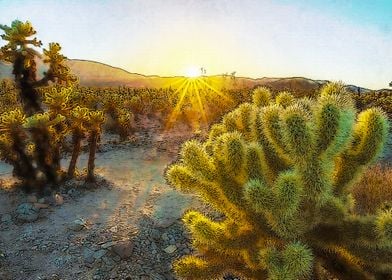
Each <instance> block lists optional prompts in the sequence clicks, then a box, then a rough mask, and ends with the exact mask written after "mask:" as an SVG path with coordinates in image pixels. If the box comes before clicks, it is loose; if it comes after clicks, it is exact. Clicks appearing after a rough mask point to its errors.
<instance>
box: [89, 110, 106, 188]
mask: <svg viewBox="0 0 392 280" xmlns="http://www.w3.org/2000/svg"><path fill="white" fill-rule="evenodd" d="M104 121H105V117H104V114H103V112H102V111H90V114H89V120H88V126H89V136H88V142H89V145H90V150H89V155H88V163H87V178H86V179H87V181H89V182H93V181H94V180H95V178H94V168H95V163H94V161H95V153H96V151H97V141H98V137H99V135H100V133H101V130H102V125H103V123H104Z"/></svg>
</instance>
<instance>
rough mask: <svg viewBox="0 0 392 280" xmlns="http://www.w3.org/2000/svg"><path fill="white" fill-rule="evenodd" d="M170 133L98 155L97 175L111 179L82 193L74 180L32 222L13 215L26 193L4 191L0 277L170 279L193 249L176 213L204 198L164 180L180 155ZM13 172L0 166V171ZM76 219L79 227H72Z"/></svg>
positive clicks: (0, 196) (0, 199) (1, 194)
mask: <svg viewBox="0 0 392 280" xmlns="http://www.w3.org/2000/svg"><path fill="white" fill-rule="evenodd" d="M139 136H140V135H139ZM150 136H151V135H150ZM140 137H144V138H145V137H147V138H150V139H151V137H149V136H148V135H147V136H146V135H144V136H143V135H141V136H140ZM170 137H172V139H174V138H175V137H176V135H171V136H170V135H158V136H156V137H155V136H154V139H152V141H153V142H154V143H153V144H152V145H149V146H148V147H146V146H145V145H137V143H138V142H139V143H140V141H136V142H135V143H136V144H128V145H124V146H119V147H117V148H114V149H109V150H108V151H106V152H101V153H98V154H97V157H96V166H97V169H96V173H97V174H98V175H100V176H102V177H104V178H105V179H106V180H107V181H109V182H110V183H111V184H110V185H109V186H108V187H101V188H98V189H90V190H83V191H81V192H80V191H79V190H80V189H81V188H82V185H83V182H79V181H77V180H73V181H71V182H70V183H69V184H70V186H69V187H68V191H67V192H66V193H65V194H64V195H63V197H64V203H63V204H62V205H60V206H53V207H49V208H48V209H41V210H40V211H39V215H40V217H39V219H38V220H37V221H35V222H32V223H24V224H20V223H18V222H17V221H16V219H15V214H14V211H15V209H16V208H17V207H18V205H20V204H21V203H22V202H24V201H25V200H26V196H25V195H23V194H21V193H20V192H15V191H13V192H7V191H1V192H0V217H1V218H2V222H0V279H173V274H172V271H171V262H172V261H173V260H174V259H176V258H177V257H178V256H180V255H183V254H187V253H189V252H190V251H191V249H190V248H189V244H188V243H189V242H188V237H187V235H186V232H185V231H184V229H183V228H182V224H181V222H180V221H179V218H180V217H181V215H182V213H183V211H184V210H185V209H186V208H188V207H190V206H191V205H194V206H197V205H199V202H197V200H196V199H195V198H194V197H191V196H185V195H182V194H180V193H178V192H176V191H174V190H173V189H171V188H170V187H169V186H167V185H166V184H165V181H164V178H163V173H164V169H165V168H166V166H167V164H169V163H170V162H172V161H173V159H174V158H175V155H176V149H174V150H173V149H170V148H168V147H169V146H171V147H173V146H172V144H169V145H166V146H165V144H167V143H168V142H170V139H169V138H170ZM178 145H179V143H176V146H178ZM103 148H104V149H105V147H103ZM79 166H86V155H82V157H81V160H80V162H79ZM9 171H10V169H9V167H7V166H6V165H0V173H7V172H9ZM6 176H7V175H3V176H2V178H6ZM10 215H11V217H12V219H11V220H9V217H10ZM75 220H76V221H82V223H83V228H82V229H77V230H74V229H72V228H73V226H74V225H75ZM129 240H130V241H129ZM115 248H116V249H115ZM118 248H119V249H118ZM116 250H117V251H116ZM118 251H120V254H119V253H118ZM124 252H125V253H124ZM122 254H123V255H125V256H122ZM120 256H121V257H120Z"/></svg>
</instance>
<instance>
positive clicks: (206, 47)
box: [0, 0, 392, 89]
mask: <svg viewBox="0 0 392 280" xmlns="http://www.w3.org/2000/svg"><path fill="white" fill-rule="evenodd" d="M14 19H19V20H22V21H25V20H29V21H31V22H32V24H33V26H34V27H35V28H36V30H37V32H38V33H37V36H38V38H39V39H40V40H42V42H43V43H44V46H45V45H47V44H48V43H49V42H59V43H60V44H61V45H62V46H63V53H64V54H65V55H66V56H67V57H69V58H75V59H87V60H94V61H99V62H102V63H106V64H109V65H112V66H116V67H121V68H123V69H125V70H127V71H130V72H135V73H141V74H147V75H152V74H157V75H161V76H172V75H184V74H185V73H186V71H188V69H189V68H192V67H193V68H199V67H204V68H205V69H206V71H207V75H214V74H222V73H231V72H233V71H236V76H247V77H253V78H259V77H292V76H296V77H297V76H302V77H307V78H312V79H326V80H341V81H343V82H345V83H347V84H355V85H359V86H363V87H367V88H371V89H378V88H385V87H387V86H388V83H389V82H390V81H392V0H355V1H354V0H351V1H350V0H340V1H339V0H335V1H328V0H128V1H125V0H124V1H120V0H100V1H91V0H90V1H87V0H66V1H65V0H57V1H53V0H52V1H49V0H48V1H45V0H35V1H33V0H0V24H7V25H10V24H11V22H12V21H13V20H14ZM0 45H2V42H1V41H0Z"/></svg>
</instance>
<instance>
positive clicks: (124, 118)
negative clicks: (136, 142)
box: [117, 110, 135, 141]
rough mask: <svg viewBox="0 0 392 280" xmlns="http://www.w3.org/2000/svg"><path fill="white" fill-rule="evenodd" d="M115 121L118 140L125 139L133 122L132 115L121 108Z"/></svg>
mask: <svg viewBox="0 0 392 280" xmlns="http://www.w3.org/2000/svg"><path fill="white" fill-rule="evenodd" d="M117 122H118V133H119V135H120V140H121V141H124V140H125V139H127V137H128V135H129V133H130V132H131V130H132V128H133V125H134V122H135V119H134V115H133V114H132V112H130V111H129V112H126V111H125V110H121V111H120V115H119V117H118V120H117Z"/></svg>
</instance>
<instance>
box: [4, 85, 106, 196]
mask: <svg viewBox="0 0 392 280" xmlns="http://www.w3.org/2000/svg"><path fill="white" fill-rule="evenodd" d="M72 92H73V89H72V88H52V89H51V90H50V91H48V92H46V94H44V96H43V97H44V98H43V103H44V105H45V107H46V111H45V112H43V113H35V114H33V115H31V116H29V117H28V116H26V115H25V114H24V112H23V111H22V110H21V109H15V110H11V111H7V112H4V113H3V114H1V115H0V132H1V133H2V137H1V138H0V155H1V158H2V160H5V161H6V162H8V163H10V164H12V165H13V166H14V175H15V176H16V177H18V178H19V179H21V180H22V185H24V187H26V188H27V189H31V188H41V187H43V186H44V185H45V184H46V185H47V184H49V185H52V186H55V185H56V184H57V183H58V182H59V181H60V180H61V179H62V178H64V176H63V175H65V174H63V171H62V169H61V164H60V161H61V158H62V156H63V154H64V150H65V146H66V141H65V139H66V137H67V136H68V135H70V136H71V138H72V145H73V147H72V157H71V161H70V164H69V167H68V177H73V176H74V175H75V169H76V163H77V159H78V156H79V154H80V152H81V142H82V140H83V139H84V138H88V143H89V146H90V153H89V164H88V168H87V170H88V178H87V179H88V180H90V181H92V180H93V178H94V176H93V174H94V173H93V172H94V157H95V151H96V145H97V141H98V137H99V135H100V133H101V127H102V124H103V122H104V115H103V112H102V111H94V110H90V109H88V108H85V107H80V106H76V107H74V106H73V104H72V103H71V102H70V95H71V94H72Z"/></svg>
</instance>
